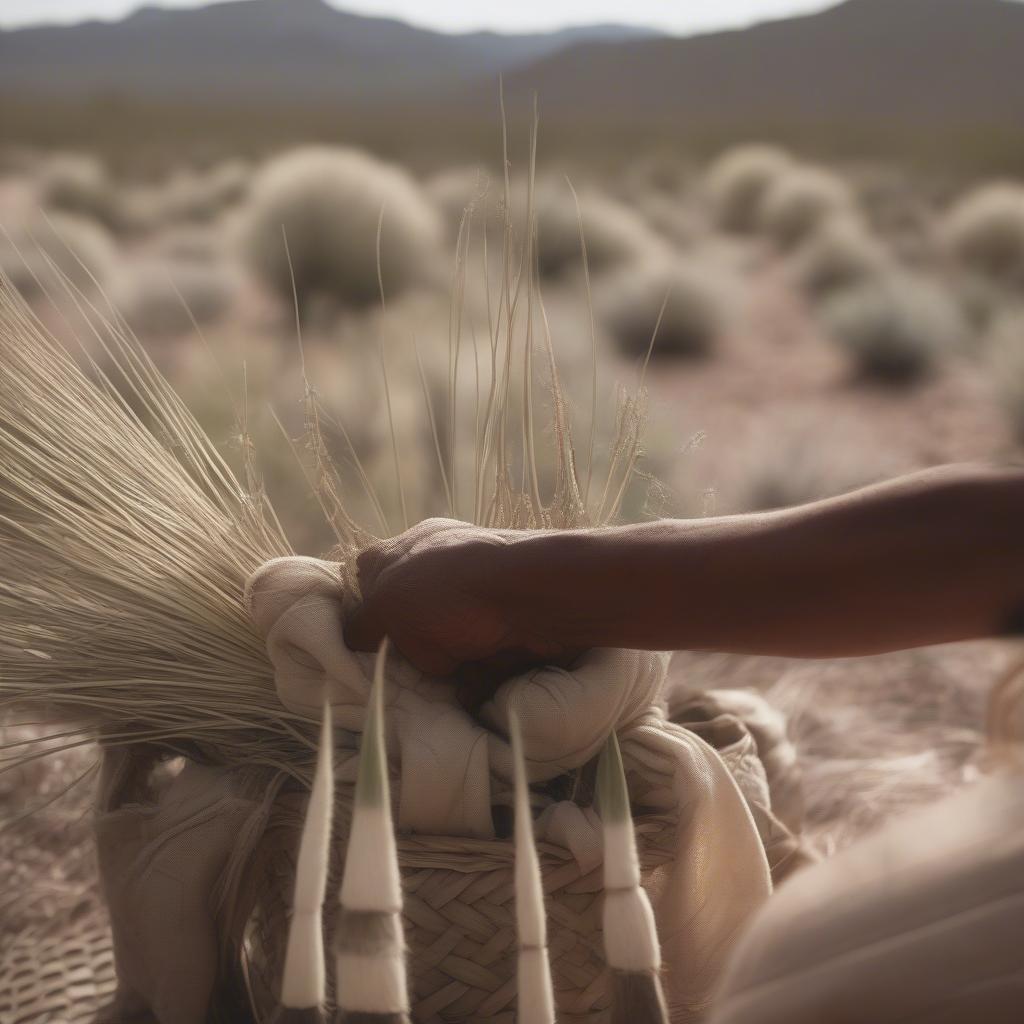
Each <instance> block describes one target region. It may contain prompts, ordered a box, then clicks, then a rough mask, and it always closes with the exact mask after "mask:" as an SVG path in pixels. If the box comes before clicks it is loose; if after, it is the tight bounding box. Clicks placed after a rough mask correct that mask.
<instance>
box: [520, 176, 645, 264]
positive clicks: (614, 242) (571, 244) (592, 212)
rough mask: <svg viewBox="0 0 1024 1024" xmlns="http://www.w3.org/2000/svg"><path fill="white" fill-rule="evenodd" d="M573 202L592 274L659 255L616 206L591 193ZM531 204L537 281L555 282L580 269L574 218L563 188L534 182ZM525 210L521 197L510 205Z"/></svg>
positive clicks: (638, 223) (634, 220)
mask: <svg viewBox="0 0 1024 1024" xmlns="http://www.w3.org/2000/svg"><path fill="white" fill-rule="evenodd" d="M579 200H580V203H579V211H580V213H581V214H582V217H583V232H584V237H585V238H586V243H587V262H588V264H589V266H590V269H591V271H592V272H594V273H600V272H602V271H605V270H610V269H612V268H615V267H618V266H620V265H622V264H624V263H627V262H629V261H630V260H635V259H640V258H643V257H646V256H649V255H651V254H653V253H657V252H658V251H660V249H661V242H660V240H659V239H658V238H657V237H656V236H655V235H654V234H653V232H652V231H651V230H650V229H649V228H648V227H647V225H646V224H644V222H643V221H642V220H641V219H640V218H639V217H638V216H637V215H636V214H634V213H633V212H632V211H631V210H630V209H629V208H628V207H626V206H624V205H623V204H622V203H619V202H618V201H616V200H614V199H612V198H610V197H609V196H606V195H602V194H601V193H599V192H595V191H587V192H583V193H581V194H580V197H579ZM534 204H535V209H536V214H537V266H538V269H539V272H540V275H541V277H543V278H557V277H561V276H563V275H564V274H566V273H568V272H569V271H571V270H574V269H577V268H580V267H582V265H583V257H582V251H581V248H580V224H579V216H578V214H577V208H576V201H575V200H574V199H573V195H572V192H571V191H570V189H569V187H568V185H566V184H565V183H564V182H555V181H541V182H538V184H537V187H536V190H535V196H534ZM525 205H526V204H525V197H524V199H523V200H522V201H521V202H518V203H516V207H517V208H518V209H525Z"/></svg>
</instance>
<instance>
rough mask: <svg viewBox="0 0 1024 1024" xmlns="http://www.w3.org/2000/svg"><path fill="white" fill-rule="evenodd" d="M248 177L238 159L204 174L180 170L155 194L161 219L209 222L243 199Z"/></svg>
mask: <svg viewBox="0 0 1024 1024" xmlns="http://www.w3.org/2000/svg"><path fill="white" fill-rule="evenodd" d="M251 174H252V172H251V170H250V168H249V166H248V164H246V163H244V162H243V161H241V160H226V161H224V162H223V163H221V164H218V165H217V166H216V167H213V168H212V169H211V170H209V171H206V172H205V173H202V172H196V171H180V172H179V173H177V174H175V175H174V176H173V177H172V178H171V179H170V180H169V181H168V182H167V183H166V185H164V186H163V188H162V189H161V190H159V192H158V194H157V195H158V202H159V206H160V219H161V220H163V221H165V222H168V223H177V222H181V221H190V222H198V223H206V222H209V221H212V220H213V219H214V218H215V217H217V216H218V215H219V214H220V213H221V212H222V211H223V210H224V209H226V208H227V207H229V206H233V205H235V204H237V203H239V202H241V201H242V199H244V198H245V194H246V191H247V189H248V187H249V180H250V177H251Z"/></svg>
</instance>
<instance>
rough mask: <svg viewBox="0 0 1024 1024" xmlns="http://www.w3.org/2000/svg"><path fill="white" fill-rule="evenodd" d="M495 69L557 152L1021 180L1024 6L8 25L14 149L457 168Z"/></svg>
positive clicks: (515, 112)
mask: <svg viewBox="0 0 1024 1024" xmlns="http://www.w3.org/2000/svg"><path fill="white" fill-rule="evenodd" d="M0 2H2V0H0ZM499 74H501V75H503V77H504V81H505V91H506V95H507V97H508V99H509V110H510V112H511V116H512V117H513V119H514V122H513V127H514V130H515V131H516V132H517V133H520V134H521V131H522V127H523V121H522V115H523V113H524V112H525V111H526V110H528V103H529V97H530V95H531V93H533V92H534V91H536V93H537V95H538V96H539V100H540V110H541V125H542V151H543V153H544V154H545V155H549V156H557V155H559V154H562V155H565V154H573V155H578V154H582V153H584V152H590V153H593V154H594V155H595V156H602V155H604V154H610V155H611V156H612V157H613V158H620V157H624V156H626V155H628V154H629V153H630V152H632V151H634V150H635V149H636V148H639V147H643V146H648V147H650V146H658V147H661V148H667V149H676V148H678V147H681V146H685V147H686V148H687V149H689V150H690V151H700V150H703V151H710V150H712V149H715V148H717V147H718V146H720V145H722V144H724V143H727V142H729V141H732V140H736V139H742V138H750V137H753V136H760V137H774V138H778V139H779V140H781V141H783V142H787V143H789V144H791V145H794V146H797V147H799V148H804V149H806V150H808V151H820V152H822V153H827V154H829V155H842V156H860V155H871V156H885V155H898V154H903V155H909V156H911V157H913V158H914V159H919V160H923V161H937V162H940V163H941V164H942V165H944V166H952V165H953V164H955V163H959V164H961V165H963V166H964V167H965V168H966V167H974V168H984V169H986V170H988V171H993V170H1000V171H1004V170H1008V171H1015V172H1017V173H1024V3H1021V2H1016V0H845V2H842V3H837V4H836V5H835V6H833V7H831V8H828V9H826V10H824V11H821V12H819V13H815V14H810V15H804V16H801V17H793V18H787V19H783V20H779V21H773V22H767V23H764V24H760V25H755V26H753V27H751V28H746V29H739V30H734V31H728V32H714V33H710V34H705V35H699V36H691V37H686V38H680V37H671V36H664V35H658V34H656V33H650V32H638V31H637V30H635V29H627V28H622V27H618V26H594V27H587V28H582V29H571V30H567V31H563V32H555V33H547V34H544V33H541V34H533V35H501V34H498V33H489V32H479V33H469V34H463V35H447V34H444V33H439V32H431V31H427V30H424V29H420V28H416V27H413V26H411V25H408V24H406V23H403V22H401V21H396V20H392V19H387V18H369V17H363V16H361V15H355V14H351V13H347V12H344V11H340V10H338V9H336V8H334V7H332V6H329V5H328V4H326V3H324V2H323V0H238V2H234V3H215V4H213V5H211V6H209V7H205V8H199V9H193V10H162V9H159V8H155V7H149V8H143V9H142V10H140V11H138V12H136V13H135V14H133V15H131V16H129V17H127V18H125V19H124V20H122V21H119V22H115V23H101V22H89V23H85V24H80V25H75V26H65V27H56V26H50V27H36V28H25V29H20V30H16V31H8V32H0V97H2V102H0V141H3V140H4V139H15V140H17V141H19V142H29V143H37V144H42V145H74V146H80V147H86V148H100V149H105V150H107V151H110V152H114V151H116V152H117V153H120V154H124V155H126V156H127V155H130V154H131V153H132V152H141V151H142V150H143V149H145V148H147V147H148V149H147V152H149V154H150V156H151V158H152V159H153V160H154V161H160V160H166V159H167V155H166V154H167V152H168V150H171V151H173V150H174V149H175V147H177V148H178V149H180V148H182V147H189V146H192V147H198V148H200V149H202V148H204V147H205V149H206V150H207V151H210V150H214V149H216V150H220V151H228V150H230V148H231V147H232V146H235V147H239V146H241V147H242V148H243V149H245V150H246V151H248V152H252V153H257V152H260V151H265V150H266V149H268V148H275V147H277V146H282V145H288V144H290V143H292V142H295V141H298V140H305V139H329V140H336V139H346V140H349V141H352V142H356V143H360V144H363V145H366V146H369V147H370V148H373V149H375V150H376V151H378V152H381V153H385V154H387V155H391V156H398V157H402V158H405V157H408V156H411V155H412V156H415V155H420V156H423V158H424V159H425V160H428V161H429V160H433V161H435V162H441V161H443V160H446V159H451V158H453V154H455V153H457V152H458V153H461V155H462V156H463V157H475V156H476V155H477V154H479V153H480V152H481V146H482V145H489V144H493V143H494V142H495V139H496V131H495V129H496V121H497V117H496V99H497V78H498V75H499ZM516 137H517V138H518V137H520V135H519V134H517V136H516ZM493 155H494V154H493V153H492V154H491V156H493Z"/></svg>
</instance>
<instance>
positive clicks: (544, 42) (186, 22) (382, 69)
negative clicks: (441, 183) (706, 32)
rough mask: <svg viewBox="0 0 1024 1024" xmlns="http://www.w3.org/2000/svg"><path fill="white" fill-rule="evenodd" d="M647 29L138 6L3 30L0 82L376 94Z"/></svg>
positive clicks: (166, 97)
mask: <svg viewBox="0 0 1024 1024" xmlns="http://www.w3.org/2000/svg"><path fill="white" fill-rule="evenodd" d="M654 34H655V33H653V32H650V31H645V30H638V29H633V28H627V27H622V26H615V25H596V26H593V27H584V28H573V29H566V30H564V31H561V32H551V33H536V34H528V35H502V34H499V33H495V32H476V33H467V34H463V35H447V34H444V33H440V32H431V31H427V30H425V29H420V28H415V27H413V26H412V25H408V24H406V23H404V22H401V21H397V20H394V19H390V18H372V17H364V16H362V15H357V14H350V13H348V12H345V11H341V10H338V9H337V8H335V7H332V6H329V5H328V4H326V3H324V2H323V0H241V2H235V3H214V4H212V5H210V6H208V7H201V8H197V9H191V10H189V9H186V10H180V9H179V10H173V9H171V10H168V9H161V8H159V7H144V8H142V9H140V10H138V11H136V12H135V13H134V14H131V15H129V16H128V17H126V18H125V19H123V20H122V21H117V22H101V21H91V22H85V23H82V24H78V25H70V26H64V25H60V26H50V25H47V26H40V27H31V28H22V29H17V30H11V31H7V32H0V89H2V90H3V91H4V93H5V95H7V96H11V95H15V96H17V97H18V98H26V97H43V98H60V97H71V96H73V97H75V98H78V99H81V98H84V97H88V96H89V95H96V94H103V95H108V96H121V97H126V98H130V99H133V100H137V99H140V98H159V99H161V100H163V101H178V100H186V99H189V100H199V99H201V100H203V102H218V101H219V102H236V101H240V100H244V101H249V100H257V101H258V100H273V101H274V102H275V103H276V104H278V105H280V106H286V105H288V104H295V103H310V102H313V103H324V104H326V103H342V104H346V105H352V104H354V103H357V102H365V103H378V102H381V101H387V100H393V99H398V98H409V97H418V96H421V95H422V94H423V93H424V91H425V90H426V91H431V92H443V91H445V90H447V89H450V88H452V87H453V86H455V85H456V84H460V83H466V82H468V81H472V80H473V79H476V78H479V77H482V76H486V77H487V79H488V81H489V82H493V79H494V77H495V76H496V75H498V74H499V73H500V72H504V71H507V70H508V69H510V68H514V67H517V66H520V65H522V64H524V63H528V62H531V61H535V60H537V59H539V58H542V57H545V56H549V55H551V54H553V53H555V52H557V51H559V50H561V49H564V48H566V47H568V46H571V45H573V44H578V43H580V42H587V41H593V40H600V41H603V42H608V41H619V40H623V39H629V38H637V37H641V36H643V37H649V36H652V35H654ZM491 91H492V92H493V86H492V88H491Z"/></svg>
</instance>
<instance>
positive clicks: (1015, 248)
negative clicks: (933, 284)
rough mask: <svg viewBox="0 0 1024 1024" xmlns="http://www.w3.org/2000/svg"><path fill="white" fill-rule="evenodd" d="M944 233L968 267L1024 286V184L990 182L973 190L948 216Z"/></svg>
mask: <svg viewBox="0 0 1024 1024" xmlns="http://www.w3.org/2000/svg"><path fill="white" fill-rule="evenodd" d="M943 234H944V236H945V239H946V241H947V244H948V245H949V248H950V250H951V251H952V252H953V254H954V256H955V257H956V258H957V259H958V260H959V261H960V262H961V263H962V264H963V265H964V266H965V267H967V268H968V269H970V270H971V271H973V272H974V273H977V274H981V275H983V276H984V277H987V278H989V279H991V280H992V281H995V282H997V283H999V284H1002V285H1009V286H1011V287H1013V288H1024V186H1021V185H1016V184H1012V183H1003V184H994V185H986V186H984V187H983V188H980V189H978V190H977V191H975V192H972V193H970V195H968V196H966V197H965V198H964V199H962V200H961V201H960V202H959V203H957V204H956V205H955V206H954V207H953V209H952V210H951V211H950V212H949V214H948V215H947V217H946V220H945V222H944V225H943Z"/></svg>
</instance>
